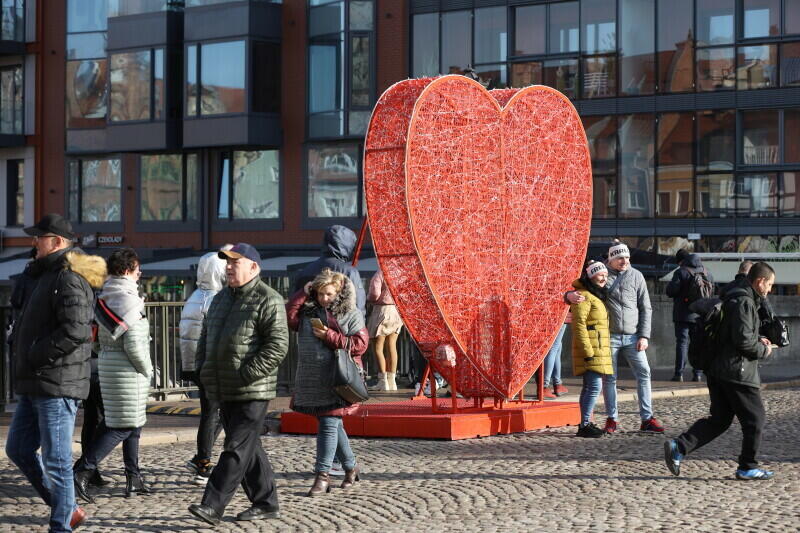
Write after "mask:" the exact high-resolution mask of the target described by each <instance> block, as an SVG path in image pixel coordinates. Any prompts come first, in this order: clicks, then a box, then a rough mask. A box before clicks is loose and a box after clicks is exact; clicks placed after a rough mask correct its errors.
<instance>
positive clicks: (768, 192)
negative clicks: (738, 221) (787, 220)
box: [736, 174, 778, 217]
mask: <svg viewBox="0 0 800 533" xmlns="http://www.w3.org/2000/svg"><path fill="white" fill-rule="evenodd" d="M736 215H737V216H740V217H774V216H778V176H777V174H745V175H740V176H739V178H738V180H737V183H736Z"/></svg>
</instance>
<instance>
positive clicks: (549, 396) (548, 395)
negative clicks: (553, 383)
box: [542, 389, 558, 400]
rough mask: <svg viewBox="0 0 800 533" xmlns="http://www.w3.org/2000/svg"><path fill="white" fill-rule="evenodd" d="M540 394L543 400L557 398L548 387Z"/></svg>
mask: <svg viewBox="0 0 800 533" xmlns="http://www.w3.org/2000/svg"><path fill="white" fill-rule="evenodd" d="M542 396H543V397H544V399H545V400H555V399H556V398H558V396H556V395H555V394H553V393H552V392H550V390H549V389H544V394H543V395H542Z"/></svg>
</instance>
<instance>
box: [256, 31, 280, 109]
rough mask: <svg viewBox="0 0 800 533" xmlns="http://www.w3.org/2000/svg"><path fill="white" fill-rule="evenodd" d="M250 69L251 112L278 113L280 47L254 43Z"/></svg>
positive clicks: (258, 42) (260, 42) (272, 44)
mask: <svg viewBox="0 0 800 533" xmlns="http://www.w3.org/2000/svg"><path fill="white" fill-rule="evenodd" d="M251 68H252V80H253V88H252V90H253V95H252V98H253V111H255V112H257V113H280V110H281V47H280V45H279V44H274V43H266V42H262V41H256V42H254V43H253V60H252V64H251Z"/></svg>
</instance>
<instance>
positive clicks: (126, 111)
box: [109, 50, 150, 122]
mask: <svg viewBox="0 0 800 533" xmlns="http://www.w3.org/2000/svg"><path fill="white" fill-rule="evenodd" d="M109 119H110V120H111V121H112V122H118V121H124V120H149V119H150V50H144V51H141V52H130V53H123V54H112V55H111V95H110V112H109Z"/></svg>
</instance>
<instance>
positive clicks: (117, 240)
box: [97, 235, 124, 245]
mask: <svg viewBox="0 0 800 533" xmlns="http://www.w3.org/2000/svg"><path fill="white" fill-rule="evenodd" d="M123 240H124V237H123V236H122V235H98V236H97V244H98V245H103V244H122V241H123Z"/></svg>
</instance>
